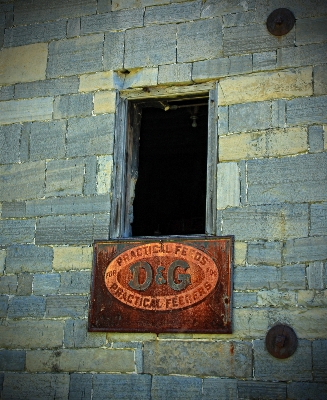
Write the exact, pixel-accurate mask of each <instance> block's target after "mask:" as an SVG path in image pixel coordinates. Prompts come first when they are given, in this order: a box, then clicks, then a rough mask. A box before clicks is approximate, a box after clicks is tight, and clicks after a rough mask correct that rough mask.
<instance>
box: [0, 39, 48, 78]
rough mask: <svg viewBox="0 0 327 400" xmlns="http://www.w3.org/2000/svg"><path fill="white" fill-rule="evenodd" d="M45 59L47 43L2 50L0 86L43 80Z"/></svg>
mask: <svg viewBox="0 0 327 400" xmlns="http://www.w3.org/2000/svg"><path fill="white" fill-rule="evenodd" d="M47 57H48V45H47V43H36V44H30V45H27V46H19V47H11V48H3V49H2V50H1V51H0V85H8V84H12V83H19V82H32V81H39V80H43V79H45V77H46V68H47Z"/></svg>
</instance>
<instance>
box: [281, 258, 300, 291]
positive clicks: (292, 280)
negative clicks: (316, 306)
mask: <svg viewBox="0 0 327 400" xmlns="http://www.w3.org/2000/svg"><path fill="white" fill-rule="evenodd" d="M279 272H280V281H279V282H278V289H280V290H287V289H288V290H296V289H305V287H306V279H305V277H306V273H305V265H304V264H295V265H284V266H283V267H282V268H281V269H280V270H279Z"/></svg>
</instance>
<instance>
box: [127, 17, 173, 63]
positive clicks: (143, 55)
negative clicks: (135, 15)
mask: <svg viewBox="0 0 327 400" xmlns="http://www.w3.org/2000/svg"><path fill="white" fill-rule="evenodd" d="M174 62H176V25H174V24H169V25H155V26H147V27H145V28H138V29H129V30H127V31H126V34H125V61H124V67H125V68H127V69H128V68H136V67H145V66H157V65H158V64H172V63H174Z"/></svg>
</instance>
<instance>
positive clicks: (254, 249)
mask: <svg viewBox="0 0 327 400" xmlns="http://www.w3.org/2000/svg"><path fill="white" fill-rule="evenodd" d="M248 263H249V264H252V265H258V264H264V265H281V263H282V244H281V243H280V242H257V243H249V244H248Z"/></svg>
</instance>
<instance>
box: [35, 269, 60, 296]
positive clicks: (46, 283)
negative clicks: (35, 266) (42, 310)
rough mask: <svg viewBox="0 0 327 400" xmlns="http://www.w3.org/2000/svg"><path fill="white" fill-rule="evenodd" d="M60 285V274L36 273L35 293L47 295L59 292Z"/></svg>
mask: <svg viewBox="0 0 327 400" xmlns="http://www.w3.org/2000/svg"><path fill="white" fill-rule="evenodd" d="M59 287H60V274H51V273H49V274H34V278H33V294H34V295H36V296H46V295H51V294H58V293H59Z"/></svg>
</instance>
